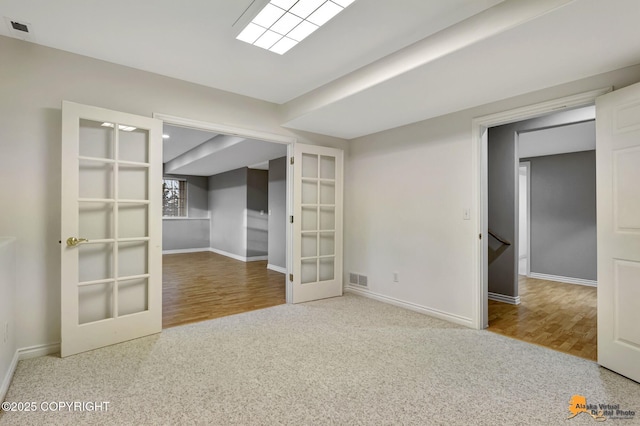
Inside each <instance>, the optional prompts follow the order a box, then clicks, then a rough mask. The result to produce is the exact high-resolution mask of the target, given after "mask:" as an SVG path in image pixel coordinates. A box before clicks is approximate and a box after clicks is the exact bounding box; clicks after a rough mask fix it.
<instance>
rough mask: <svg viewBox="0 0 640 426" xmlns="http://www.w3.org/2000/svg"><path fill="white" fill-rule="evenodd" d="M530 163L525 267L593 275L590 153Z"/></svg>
mask: <svg viewBox="0 0 640 426" xmlns="http://www.w3.org/2000/svg"><path fill="white" fill-rule="evenodd" d="M521 161H529V162H530V163H531V182H530V188H531V194H530V197H531V208H530V210H531V218H530V226H531V256H530V262H531V272H532V273H538V274H546V275H555V276H559V277H568V278H578V279H584V280H591V281H595V280H597V269H596V267H597V240H596V153H595V151H582V152H572V153H568V154H559V155H546V156H542V157H533V158H527V159H521Z"/></svg>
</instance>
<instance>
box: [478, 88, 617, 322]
mask: <svg viewBox="0 0 640 426" xmlns="http://www.w3.org/2000/svg"><path fill="white" fill-rule="evenodd" d="M610 91H611V89H610V88H604V89H599V90H594V91H591V92H586V93H581V94H578V95H574V96H569V97H565V98H561V99H556V100H553V101H548V102H544V103H541V104H536V105H531V106H527V107H522V108H518V109H516V110H511V111H506V112H502V113H497V114H492V115H489V116H485V117H480V118H477V119H474V120H473V126H472V132H473V135H472V136H473V138H472V140H473V141H474V144H473V150H474V151H473V160H474V166H475V174H474V175H475V176H476V179H475V182H476V184H475V194H476V198H475V199H476V204H475V205H476V206H477V211H478V218H477V221H476V229H477V232H478V233H477V235H478V236H479V238H478V244H477V245H476V254H477V258H476V259H477V262H478V264H477V269H476V270H477V275H476V283H477V287H476V296H477V298H476V302H477V305H476V307H477V309H476V312H475V314H476V315H475V325H476V327H477V328H479V329H482V328H487V327H488V325H489V319H488V311H489V309H488V303H489V301H488V293H489V289H488V281H489V280H488V276H489V271H488V268H487V266H486V265H487V264H488V258H489V255H490V253H489V247H488V244H489V241H488V240H489V238H491V237H490V236H489V234H488V232H487V231H488V221H489V212H488V205H489V203H488V149H487V147H488V129H489V128H490V127H494V126H500V125H504V124H508V123H514V122H517V121H521V120H528V119H532V118H537V117H542V116H544V115H547V114H550V113H553V112H557V111H562V112H567V113H570V111H572V110H576V109H577V108H580V107H584V106H588V105H593V103H594V102H595V99H596V98H597V97H598V96H601V95H603V94H605V93H608V92H610ZM514 174H515V175H516V176H517V174H518V166H517V165H515V164H514ZM515 203H516V202H515V201H514V204H515ZM514 232H517V230H515V231H514ZM515 260H516V261H514V271H517V260H518V259H515ZM516 306H517V305H516Z"/></svg>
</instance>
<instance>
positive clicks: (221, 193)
mask: <svg viewBox="0 0 640 426" xmlns="http://www.w3.org/2000/svg"><path fill="white" fill-rule="evenodd" d="M156 118H161V119H162V120H163V121H164V136H163V137H164V140H163V144H164V146H165V149H164V153H165V155H164V158H163V163H164V166H163V169H164V174H163V177H164V182H165V184H164V185H163V186H164V187H165V190H164V191H163V192H164V193H165V194H168V195H167V197H165V198H166V200H165V201H166V202H168V203H173V204H176V203H180V202H182V203H183V204H184V206H183V207H182V208H181V209H176V208H175V206H173V205H172V206H171V207H173V210H171V209H169V210H168V213H169V214H173V213H174V212H175V211H177V212H179V215H178V217H175V216H174V217H167V212H163V258H164V259H163V327H165V328H166V327H172V326H176V325H182V324H186V323H190V322H196V321H203V320H208V319H213V318H217V317H221V316H226V315H232V314H236V313H242V312H247V311H250V310H255V309H262V308H266V307H271V306H275V305H278V304H283V303H286V299H287V298H286V294H287V292H286V287H287V285H288V280H286V274H287V270H288V265H289V252H290V249H291V248H290V243H289V242H290V240H289V236H288V234H289V230H288V226H287V223H286V217H287V212H288V210H289V198H290V197H289V192H290V187H291V183H290V182H289V176H288V174H289V173H288V172H289V170H288V167H287V164H288V161H287V156H288V155H289V150H290V149H291V144H292V143H293V138H287V137H282V136H279V135H269V134H265V133H261V132H254V131H247V130H243V129H230V128H228V127H227V126H220V125H215V124H212V123H202V122H194V121H192V120H185V119H180V118H175V117H166V116H161V117H158V116H157V115H156ZM167 187H169V188H170V189H169V190H167V189H166V188H167ZM181 190H182V191H183V193H182V194H180V191H181Z"/></svg>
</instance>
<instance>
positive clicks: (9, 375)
mask: <svg viewBox="0 0 640 426" xmlns="http://www.w3.org/2000/svg"><path fill="white" fill-rule="evenodd" d="M17 366H18V351H16V353H15V354H14V355H13V360H11V364H10V365H9V369H8V370H7V372H6V374H5V376H4V377H3V378H2V384H0V402H2V401H4V399H5V397H6V396H7V391H8V390H9V385H10V384H11V379H13V374H14V373H15V372H16V367H17Z"/></svg>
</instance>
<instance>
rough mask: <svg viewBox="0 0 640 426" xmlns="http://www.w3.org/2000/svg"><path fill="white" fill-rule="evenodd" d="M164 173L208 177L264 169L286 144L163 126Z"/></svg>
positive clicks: (278, 156) (284, 152)
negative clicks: (237, 170) (238, 170)
mask: <svg viewBox="0 0 640 426" xmlns="http://www.w3.org/2000/svg"><path fill="white" fill-rule="evenodd" d="M163 134H164V135H166V136H168V138H165V139H164V140H163V159H162V161H163V163H164V173H166V174H177V175H190V176H212V175H216V174H218V173H224V172H226V171H229V170H235V169H238V168H241V167H249V168H253V169H262V170H267V169H268V168H269V166H268V164H269V163H268V162H269V160H275V159H276V158H280V157H284V156H286V155H287V145H284V144H279V143H273V142H266V141H258V140H254V139H247V138H243V137H239V136H230V135H221V134H217V133H213V132H207V131H202V130H197V129H191V128H187V127H179V126H172V125H168V124H165V125H164V127H163Z"/></svg>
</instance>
